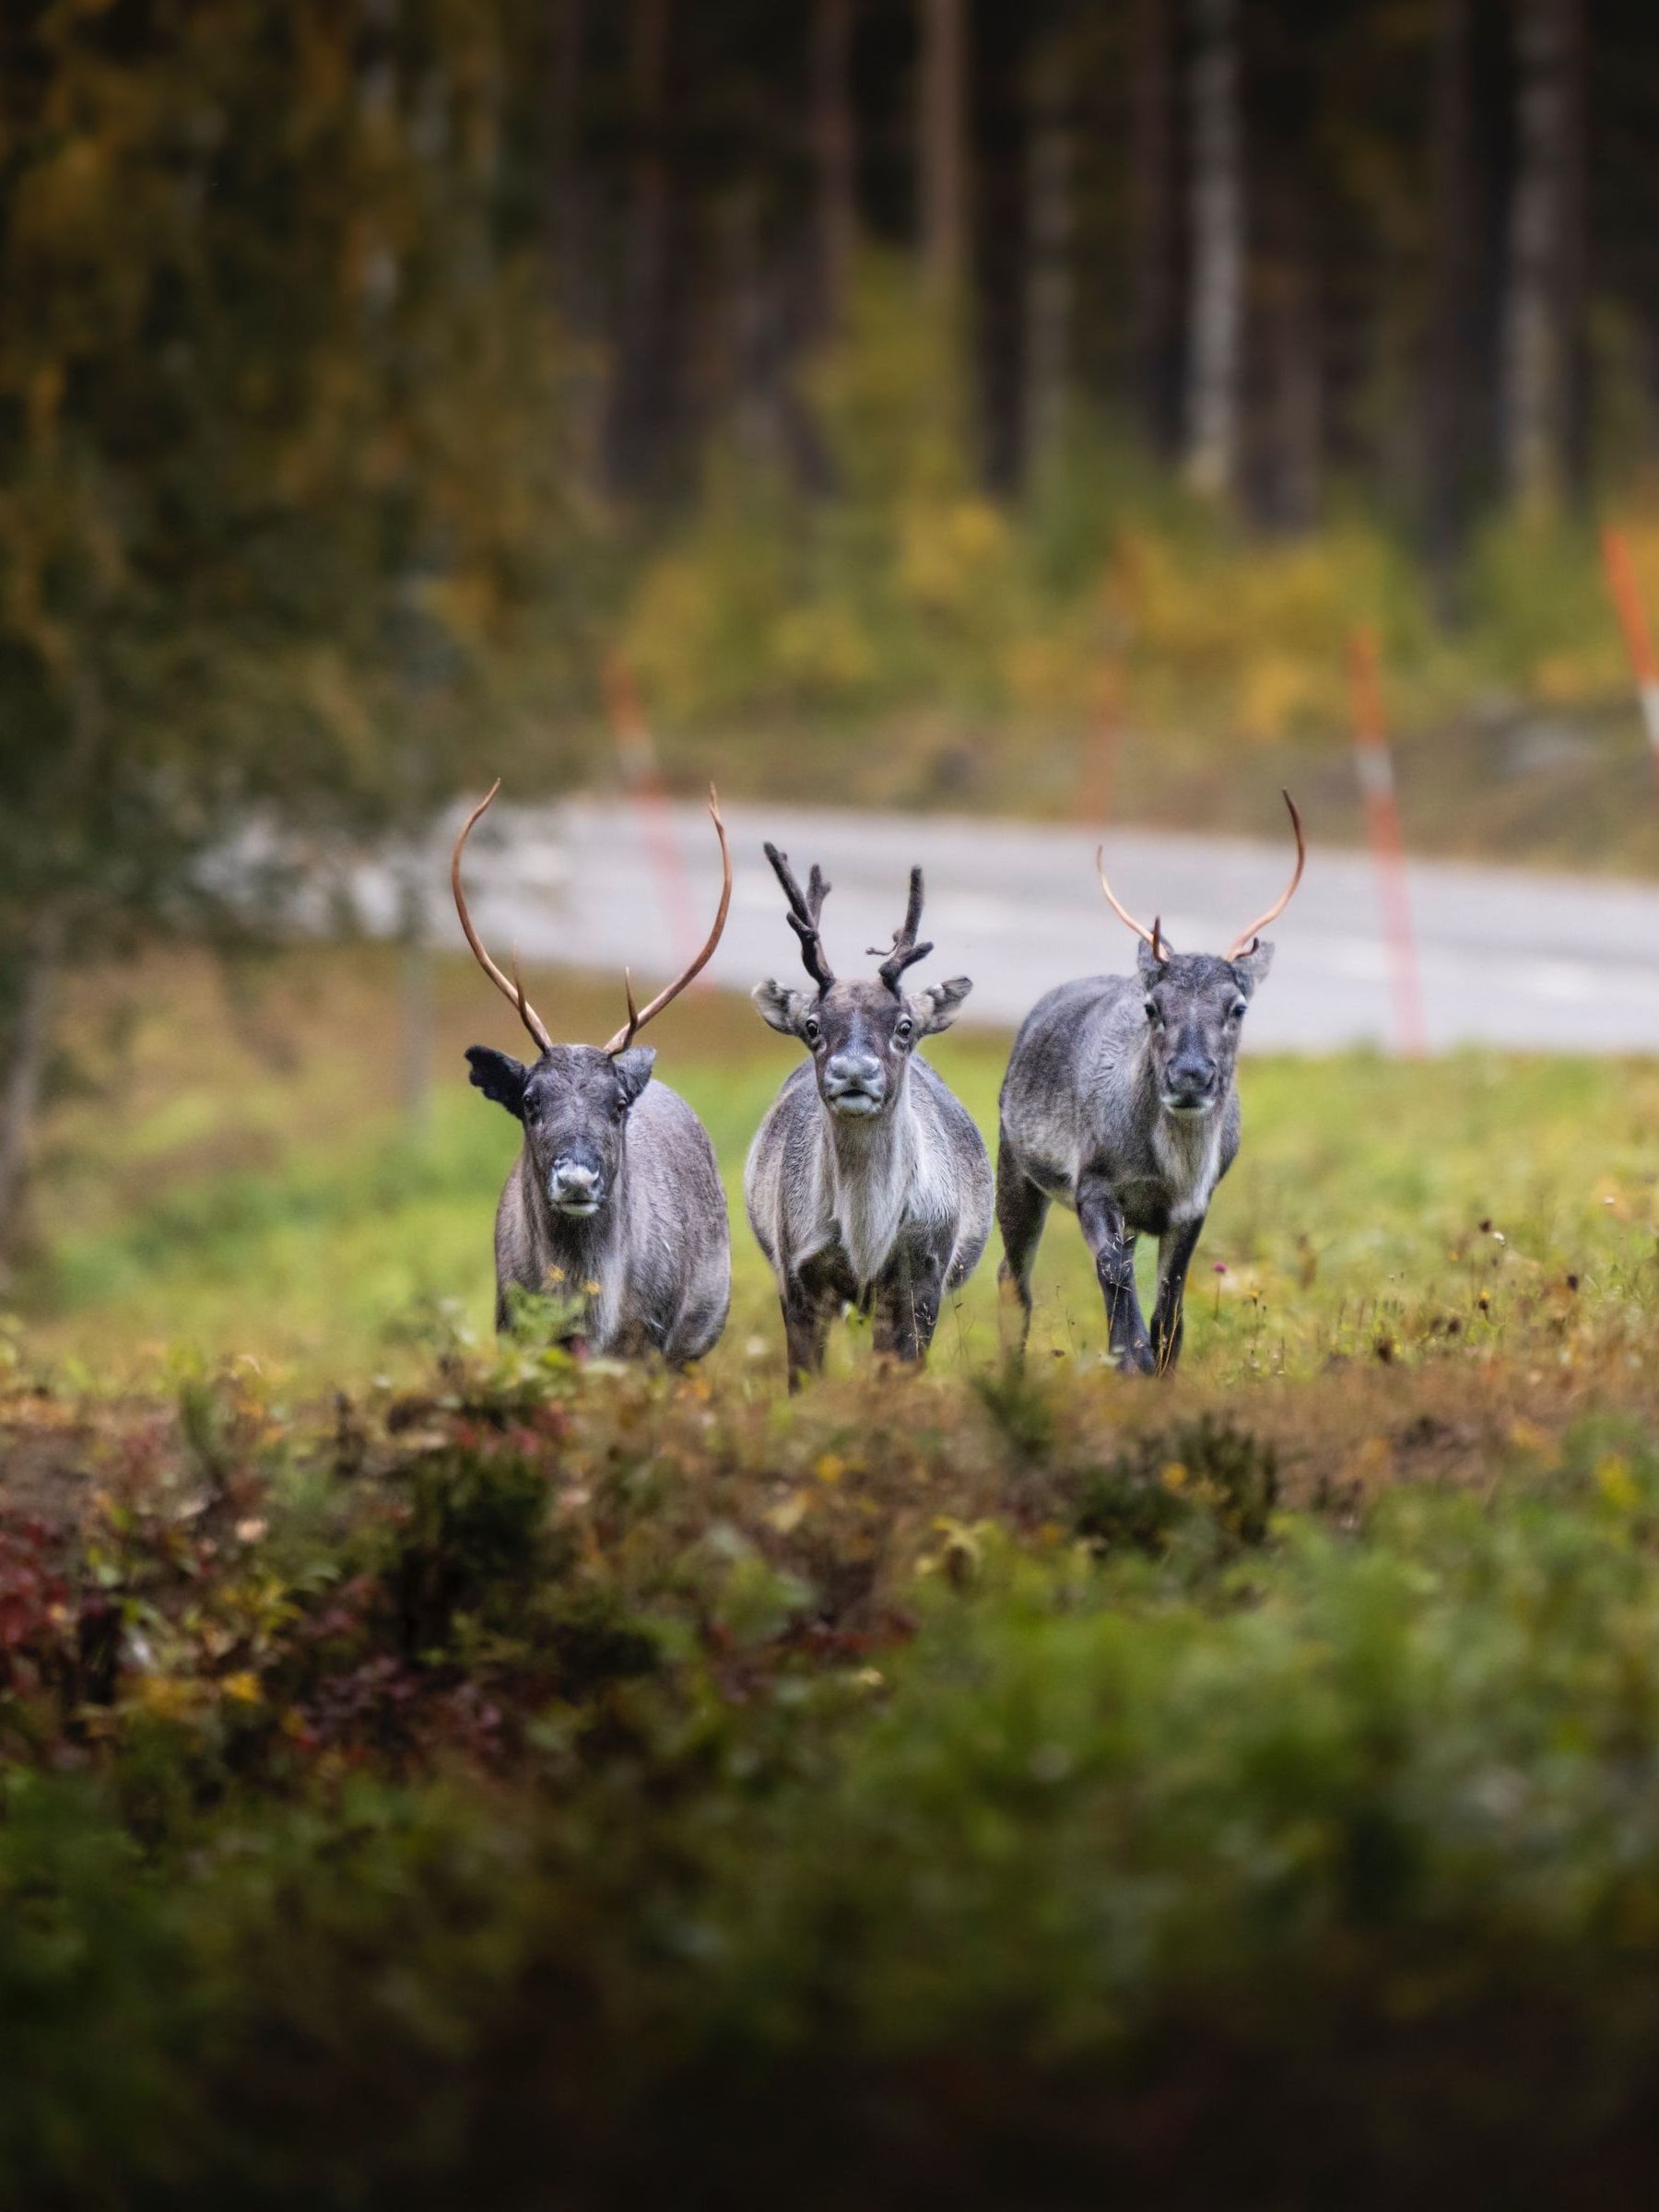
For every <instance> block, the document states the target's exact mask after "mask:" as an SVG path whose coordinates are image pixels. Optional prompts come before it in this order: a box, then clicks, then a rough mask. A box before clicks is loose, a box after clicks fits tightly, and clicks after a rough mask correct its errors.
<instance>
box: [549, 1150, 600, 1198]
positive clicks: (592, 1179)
mask: <svg viewBox="0 0 1659 2212" xmlns="http://www.w3.org/2000/svg"><path fill="white" fill-rule="evenodd" d="M598 1181H599V1173H598V1170H597V1169H595V1168H584V1167H582V1166H580V1165H579V1164H578V1163H577V1162H576V1161H575V1160H572V1159H561V1160H557V1161H555V1163H554V1167H553V1187H554V1189H555V1190H556V1191H557V1192H558V1193H559V1196H560V1197H561V1198H582V1197H587V1196H589V1195H590V1194H592V1192H593V1190H594V1186H595V1184H596V1183H597V1182H598Z"/></svg>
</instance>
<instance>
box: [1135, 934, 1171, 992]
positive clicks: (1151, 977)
mask: <svg viewBox="0 0 1659 2212" xmlns="http://www.w3.org/2000/svg"><path fill="white" fill-rule="evenodd" d="M1158 942H1159V947H1161V950H1160V951H1159V952H1157V953H1155V952H1154V951H1153V949H1152V947H1151V946H1150V945H1148V944H1147V941H1146V939H1145V938H1144V937H1143V938H1142V939H1141V945H1140V952H1139V955H1138V958H1137V964H1138V966H1139V968H1140V972H1141V977H1142V980H1143V981H1144V982H1156V981H1157V979H1158V978H1159V976H1160V975H1161V974H1162V973H1163V971H1164V969H1165V968H1166V967H1167V966H1168V964H1169V959H1170V953H1171V949H1172V947H1171V944H1170V940H1169V938H1168V937H1166V936H1164V935H1162V933H1161V932H1160V933H1159V939H1158Z"/></svg>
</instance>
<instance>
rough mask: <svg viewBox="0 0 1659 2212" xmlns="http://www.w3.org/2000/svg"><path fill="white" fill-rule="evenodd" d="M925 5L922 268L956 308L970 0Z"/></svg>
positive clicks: (935, 291) (963, 218)
mask: <svg viewBox="0 0 1659 2212" xmlns="http://www.w3.org/2000/svg"><path fill="white" fill-rule="evenodd" d="M920 6H921V9H922V54H921V68H920V74H919V79H918V88H917V112H916V136H917V160H918V167H919V169H920V172H921V194H920V198H921V232H922V239H921V243H922V267H923V273H924V277H925V278H926V282H927V287H928V289H929V291H930V292H931V294H932V295H933V297H934V298H935V300H940V301H943V302H945V303H947V304H955V303H956V302H958V301H959V299H960V296H961V289H962V283H963V278H964V275H965V266H964V261H965V255H966V252H967V240H968V158H967V149H966V147H965V144H964V137H963V134H964V124H965V116H964V106H965V100H966V89H967V76H968V37H967V23H966V13H967V0H920Z"/></svg>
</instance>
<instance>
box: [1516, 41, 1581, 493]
mask: <svg viewBox="0 0 1659 2212" xmlns="http://www.w3.org/2000/svg"><path fill="white" fill-rule="evenodd" d="M1583 66H1584V55H1583V16H1582V10H1581V0H1517V14H1516V31H1515V135H1516V171H1515V184H1514V193H1513V197H1512V203H1511V208H1510V265H1509V292H1508V300H1507V304H1506V311H1505V316H1504V331H1503V355H1504V359H1503V432H1504V451H1503V461H1504V480H1505V485H1506V488H1507V489H1508V491H1509V494H1510V497H1511V499H1512V500H1513V501H1514V502H1515V504H1516V505H1517V506H1520V507H1524V508H1528V509H1532V510H1539V509H1547V508H1549V507H1551V506H1553V505H1555V504H1557V503H1558V502H1559V500H1560V499H1561V497H1562V496H1563V494H1564V493H1565V492H1566V491H1567V490H1568V488H1570V486H1571V485H1572V484H1573V482H1574V480H1575V478H1577V477H1579V476H1580V475H1581V473H1582V459H1583V435H1582V428H1581V420H1580V416H1581V407H1580V398H1581V394H1580V388H1579V387H1580V380H1581V377H1582V364H1581V352H1582V346H1583V330H1582V324H1583V263H1584V241H1583V197H1584V187H1583Z"/></svg>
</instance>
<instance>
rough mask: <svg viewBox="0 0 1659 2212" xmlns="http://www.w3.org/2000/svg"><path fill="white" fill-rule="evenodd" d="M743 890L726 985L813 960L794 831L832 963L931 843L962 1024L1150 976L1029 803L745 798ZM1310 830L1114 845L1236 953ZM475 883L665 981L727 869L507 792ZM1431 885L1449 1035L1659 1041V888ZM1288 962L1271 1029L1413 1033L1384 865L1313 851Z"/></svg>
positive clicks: (366, 905)
mask: <svg viewBox="0 0 1659 2212" xmlns="http://www.w3.org/2000/svg"><path fill="white" fill-rule="evenodd" d="M724 812H725V818H726V823H727V827H728V830H729V832H730V835H731V840H732V851H733V856H734V860H735V871H736V876H735V891H734V896H733V901H732V914H731V920H730V923H729V924H728V927H727V930H726V934H725V937H724V942H723V943H722V945H721V947H720V950H719V952H718V953H717V954H716V956H715V959H714V961H713V963H712V968H711V971H710V972H711V974H712V977H713V979H714V980H715V981H716V982H720V983H722V984H724V985H727V986H729V987H731V988H733V989H739V990H746V989H747V988H748V987H749V986H750V985H752V984H753V983H754V982H756V981H757V980H758V979H759V978H760V977H761V976H763V975H768V974H777V975H779V976H782V977H798V976H799V975H800V973H801V971H800V964H799V958H798V954H797V952H796V947H795V943H794V937H793V936H792V935H791V934H790V932H789V930H788V928H787V927H786V925H785V924H784V921H783V907H782V898H781V895H780V893H779V890H778V888H777V885H776V882H775V880H774V878H773V877H772V874H771V869H770V868H769V867H768V865H767V863H766V859H765V856H764V854H763V853H762V852H761V849H760V848H761V841H762V839H763V838H766V837H771V838H772V839H773V840H774V841H776V842H777V843H778V844H780V845H782V848H783V849H784V851H785V852H787V853H789V854H790V856H791V858H792V859H793V861H794V863H795V865H796V866H797V868H798V869H799V872H800V874H801V876H802V877H803V879H804V878H805V876H806V869H807V866H808V865H809V864H810V863H811V862H813V861H815V860H816V861H818V863H819V864H820V865H822V866H823V868H824V870H825V873H826V874H827V875H828V876H829V877H830V882H831V883H832V884H833V886H834V890H833V893H832V895H831V897H830V900H829V903H828V905H827V906H826V908H825V912H824V925H825V926H824V935H825V942H826V945H827V947H828V949H829V953H830V960H831V963H832V964H833V965H834V966H835V967H836V968H837V970H838V971H840V972H842V973H849V972H853V971H857V970H860V969H863V970H865V971H867V970H868V969H869V968H870V967H871V966H872V965H873V963H872V962H870V961H869V960H868V959H866V958H865V947H866V946H871V945H883V946H885V945H886V944H888V942H889V941H890V939H891V936H892V933H893V930H894V928H895V926H896V925H897V924H898V922H899V921H900V917H901V915H902V913H903V910H904V894H905V883H906V873H907V871H908V869H909V867H910V865H911V864H912V861H920V862H922V863H923V865H924V867H925V869H926V871H927V910H926V915H925V921H924V932H923V934H924V936H928V937H932V938H934V939H935V942H936V944H937V947H938V949H937V951H936V953H935V955H934V957H933V959H931V960H930V961H929V962H928V963H927V964H926V966H925V967H924V968H922V969H920V970H919V971H917V972H918V975H919V976H921V977H923V978H926V977H930V976H931V977H942V976H946V975H956V974H967V975H971V977H972V978H973V981H974V993H973V996H972V998H971V1001H970V1002H969V1005H968V1006H967V1008H966V1009H965V1012H964V1015H963V1019H964V1020H965V1021H966V1020H969V1019H972V1020H976V1021H978V1022H980V1023H990V1024H995V1025H998V1026H1010V1025H1012V1024H1014V1023H1016V1022H1018V1019H1019V1018H1020V1017H1021V1016H1022V1015H1023V1014H1024V1013H1025V1012H1026V1011H1027V1009H1028V1008H1029V1007H1030V1006H1031V1004H1032V1002H1033V1001H1034V1000H1035V999H1036V998H1038V997H1039V996H1040V995H1041V993H1042V992H1044V991H1046V990H1047V989H1048V988H1049V987H1050V986H1051V985H1052V984H1053V983H1057V982H1063V981H1064V980H1065V978H1067V977H1069V976H1075V975H1085V974H1090V973H1099V972H1101V971H1108V972H1119V973H1122V972H1126V971H1128V970H1129V969H1130V967H1131V966H1132V964H1133V953H1134V940H1133V939H1132V938H1131V937H1130V935H1129V934H1128V932H1127V931H1126V930H1125V929H1124V927H1123V925H1122V924H1121V923H1119V922H1118V921H1116V920H1115V918H1114V917H1113V916H1112V913H1111V912H1109V910H1108V909H1107V907H1106V905H1105V902H1104V900H1102V898H1101V896H1100V888H1099V886H1098V884H1097V882H1096V878H1095V872H1094V848H1095V843H1096V839H1095V837H1094V836H1093V834H1092V833H1090V832H1088V831H1087V830H1071V829H1055V828H1044V827H1037V826H1032V825H1030V824H1024V823H1010V822H996V821H973V820H957V819H948V818H920V817H911V816H904V817H897V816H886V815H867V814H855V813H852V812H841V811H835V810H830V809H812V810H806V809H792V808H781V807H766V808H758V807H751V806H727V807H726V808H725V809H724ZM458 819H459V816H458V813H457V815H456V816H455V817H454V818H453V819H452V820H451V821H450V822H448V823H446V824H443V825H441V826H440V829H439V831H438V834H437V835H436V837H435V838H434V841H433V850H432V853H431V854H430V855H429V865H430V874H429V880H430V881H431V883H432V884H433V886H434V901H435V902H434V912H433V919H434V924H435V926H436V928H437V931H438V934H439V938H440V941H445V940H446V939H447V938H448V936H449V935H451V933H453V935H455V937H456V939H457V940H458V935H459V933H458V932H457V931H455V927H454V922H453V912H452V910H451V908H450V906H449V898H448V888H447V863H448V840H449V838H450V837H451V836H452V835H453V830H454V827H455V825H456V822H457V821H458ZM1291 860H1292V845H1291V841H1290V837H1289V833H1288V828H1287V832H1286V836H1285V838H1284V840H1283V841H1282V842H1278V843H1267V844H1252V843H1243V842H1235V841H1223V840H1219V839H1209V838H1188V837H1180V836H1171V835H1168V834H1165V833H1161V832H1157V831H1151V830H1119V831H1114V832H1112V833H1110V834H1109V835H1108V837H1107V839H1106V864H1107V867H1108V870H1109V872H1110V874H1111V876H1112V885H1113V888H1115V889H1116V891H1117V893H1118V896H1119V897H1120V898H1121V899H1122V900H1124V903H1125V905H1127V906H1128V907H1129V908H1130V909H1131V911H1132V912H1136V913H1138V914H1140V915H1141V916H1142V918H1143V919H1145V920H1147V921H1150V919H1151V917H1152V915H1153V913H1154V912H1158V913H1159V914H1161V916H1162V919H1163V924H1164V929H1165V933H1166V934H1167V935H1168V936H1169V937H1170V938H1171V941H1172V942H1173V944H1174V945H1175V946H1176V947H1177V948H1178V949H1180V950H1183V951H1185V950H1211V951H1220V950H1222V949H1224V948H1225V947H1226V946H1227V944H1228V943H1229V942H1230V939H1231V937H1232V936H1233V935H1234V934H1235V933H1236V932H1237V931H1238V930H1240V929H1241V928H1242V927H1243V925H1244V924H1245V923H1246V922H1248V921H1249V920H1250V918H1251V917H1252V915H1253V914H1255V913H1258V912H1261V911H1262V910H1263V909H1264V908H1265V906H1267V905H1268V903H1269V902H1270V901H1271V900H1273V899H1275V898H1276V897H1277V894H1278V892H1279V890H1280V889H1281V888H1283V885H1284V883H1285V882H1286V880H1287V879H1288V874H1289V869H1290V865H1291ZM467 882H468V887H469V897H470V899H471V903H472V908H473V912H474V915H475V918H476V919H477V922H478V924H479V926H480V928H481V929H482V930H483V932H484V935H485V937H486V941H487V942H488V943H489V944H490V945H491V946H492V947H494V948H495V949H496V951H497V954H498V957H500V958H502V959H504V958H505V954H506V951H507V948H508V947H509V946H510V945H512V944H513V943H515V942H516V944H517V945H518V947H519V948H520V951H521V954H522V955H523V958H524V961H525V963H526V965H527V966H529V965H532V964H538V963H542V962H557V963H559V964H560V965H564V966H570V967H577V968H592V969H596V970H601V971H608V972H611V973H616V972H617V971H619V970H620V969H621V968H622V967H623V966H624V965H629V966H631V967H632V969H633V971H634V974H635V977H636V979H637V980H638V982H639V984H640V986H641V989H640V995H641V999H643V997H644V996H645V995H646V994H647V993H648V992H649V991H651V990H653V989H655V988H656V987H657V984H658V982H659V981H660V980H662V979H664V978H665V977H666V975H667V974H668V973H669V972H671V971H672V970H673V969H674V968H675V967H677V965H678V964H679V963H680V962H681V961H682V960H683V959H686V958H687V957H688V955H689V952H690V951H691V950H692V949H693V948H694V947H695V946H696V945H697V944H698V943H700V941H701V937H702V935H703V933H704V931H705V930H706V927H707V924H708V921H709V919H710V918H711V917H712V912H713V907H714V900H715V898H716V895H717V892H718V887H719V861H718V854H717V851H716V846H715V841H714V835H713V831H712V828H711V827H710V824H709V821H708V818H707V817H706V815H704V814H702V813H701V812H700V809H698V808H697V807H695V806H673V807H671V808H668V809H665V810H664V812H663V813H662V814H661V816H659V817H658V818H655V819H654V822H653V819H652V818H650V817H642V816H641V813H640V812H639V811H638V810H637V809H636V808H635V807H633V806H630V805H629V804H628V803H627V802H626V801H623V800H609V799H580V800H571V801H569V802H566V803H564V804H561V805H559V806H546V807H529V806H520V807H512V806H498V807H497V808H496V809H495V810H493V811H492V814H491V816H490V817H489V818H487V820H486V822H485V823H483V824H481V825H480V827H479V829H478V830H477V832H476V833H475V836H474V838H473V841H472V846H471V848H470V849H469V856H468V865H467ZM356 890H357V895H358V899H359V905H360V907H361V909H362V911H363V912H364V915H365V918H366V919H367V920H368V921H369V923H370V924H371V926H374V925H377V924H378V925H381V926H385V925H387V924H389V921H390V918H391V915H392V913H393V912H394V893H393V890H392V885H391V877H390V874H389V871H387V870H386V869H384V868H381V867H378V866H370V867H364V868H362V869H360V870H359V872H358V875H357V880H356ZM1409 896H1410V908H1411V916H1412V922H1413V927H1414V933H1415V936H1416V940H1417V949H1418V963H1419V968H1420V975H1421V986H1422V999H1423V1008H1424V1016H1425V1023H1426V1029H1427V1034H1428V1039H1429V1042H1430V1046H1431V1047H1432V1048H1434V1049H1443V1048H1446V1047H1451V1046H1454V1045H1458V1044H1464V1043H1487V1044H1499V1045H1508V1046H1521V1047H1537V1048H1543V1049H1549V1050H1556V1051H1562V1052H1601V1053H1651V1052H1653V1051H1654V1050H1655V1049H1659V888H1646V887H1643V886H1641V885H1635V884H1619V883H1616V882H1609V881H1597V880H1595V879H1591V878H1576V877H1559V876H1538V875H1531V874H1526V873H1523V872H1521V871H1519V870H1507V869H1497V868H1484V867H1476V866H1470V865H1460V864H1454V863H1446V862H1423V863H1420V864H1418V865H1414V866H1413V867H1412V868H1411V869H1410V871H1409ZM1269 934H1270V935H1272V937H1273V939H1274V941H1275V944H1276V946H1277V958H1276V962H1275V967H1274V971H1273V974H1272V976H1271V978H1270V979H1269V981H1268V982H1267V983H1266V984H1265V986H1264V988H1263V990H1262V992H1261V994H1260V995H1259V997H1258V998H1257V1000H1256V1002H1255V1005H1254V1006H1253V1008H1252V1011H1251V1016H1250V1029H1251V1032H1252V1036H1253V1041H1255V1042H1256V1043H1257V1044H1258V1045H1262V1046H1277V1047H1280V1048H1289V1049H1292V1050H1300V1051H1309V1052H1316V1051H1321V1050H1324V1049H1326V1048H1329V1047H1333V1046H1337V1045H1348V1044H1357V1043H1374V1044H1380V1045H1381V1044H1386V1043H1388V1042H1389V1041H1391V1040H1393V1039H1394V1037H1395V1036H1396V1035H1397V1022H1396V1017H1395V1013H1394V997H1393V990H1392V985H1391V965H1390V956H1389V951H1388V947H1387V944H1386V941H1385V938H1384V935H1383V929H1382V909H1381V902H1380V900H1379V896H1378V888H1377V883H1376V879H1375V876H1374V874H1373V870H1372V867H1371V862H1370V860H1369V859H1368V858H1367V856H1366V855H1364V854H1363V853H1353V852H1350V851H1346V850H1343V851H1338V850H1335V849H1332V850H1325V849H1323V848H1321V847H1320V846H1319V845H1318V843H1317V842H1313V843H1312V844H1311V845H1310V850H1309V858H1308V868H1307V874H1306V877H1304V879H1303V882H1302V887H1301V889H1300V892H1299V893H1298V895H1297V898H1296V900H1295V902H1294V904H1293V905H1292V906H1291V907H1290V909H1289V911H1288V912H1287V913H1286V914H1285V916H1284V917H1283V918H1282V920H1281V921H1279V922H1278V923H1277V924H1276V925H1275V926H1274V928H1273V930H1272V931H1271V932H1270V933H1269Z"/></svg>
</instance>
